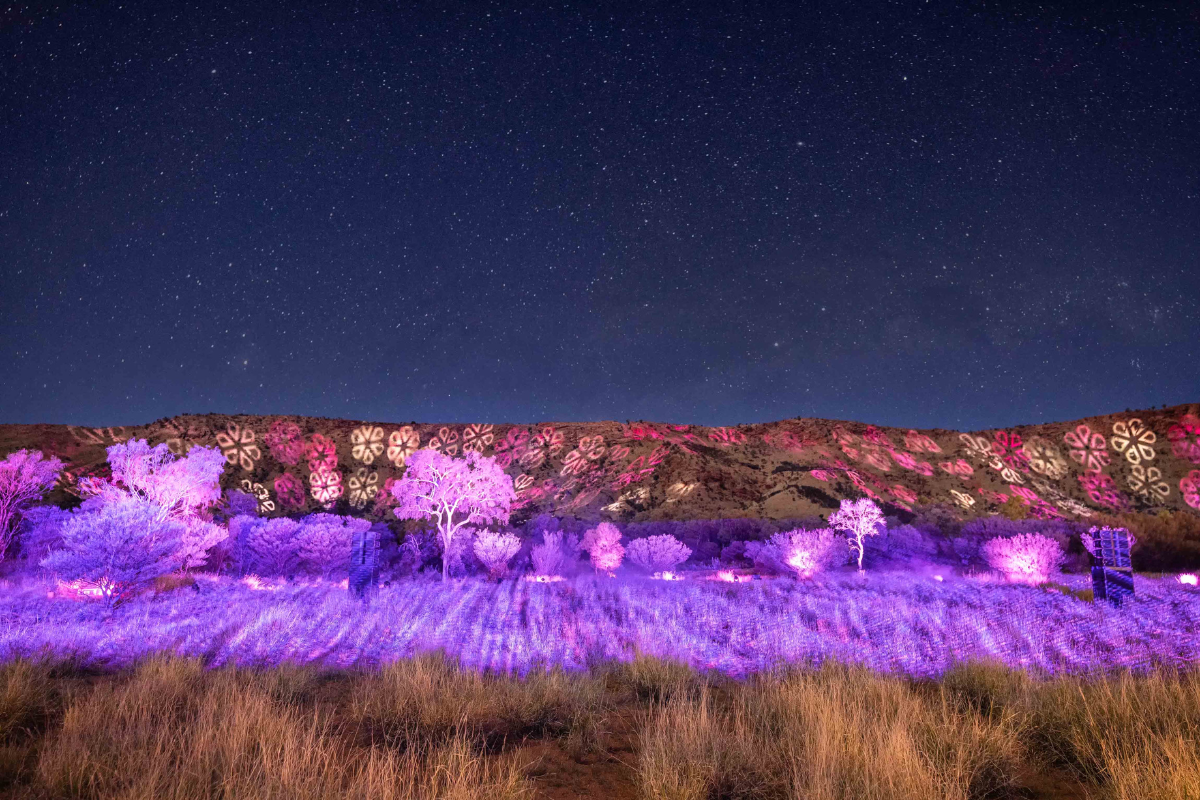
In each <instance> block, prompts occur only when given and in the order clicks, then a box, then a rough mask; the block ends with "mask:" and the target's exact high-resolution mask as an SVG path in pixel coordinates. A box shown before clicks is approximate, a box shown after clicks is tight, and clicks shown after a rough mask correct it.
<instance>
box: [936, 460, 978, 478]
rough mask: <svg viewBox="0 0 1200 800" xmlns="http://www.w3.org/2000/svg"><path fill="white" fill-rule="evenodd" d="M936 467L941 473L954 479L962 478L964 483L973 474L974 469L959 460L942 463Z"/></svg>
mask: <svg viewBox="0 0 1200 800" xmlns="http://www.w3.org/2000/svg"><path fill="white" fill-rule="evenodd" d="M938 466H939V467H941V468H942V472H945V473H946V474H948V475H953V476H954V477H956V478H962V479H963V480H964V481H965V480H967V479H968V478H970V477H971V476H972V475H974V474H975V468H974V467H972V466H971V465H970V464H968V463H967V462H966V461H963V460H962V459H961V458H960V459H958V460H957V461H943V462H942V463H941V464H938Z"/></svg>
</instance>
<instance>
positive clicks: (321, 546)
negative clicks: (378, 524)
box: [295, 514, 371, 577]
mask: <svg viewBox="0 0 1200 800" xmlns="http://www.w3.org/2000/svg"><path fill="white" fill-rule="evenodd" d="M370 527H371V522H370V521H369V520H365V519H358V518H356V517H341V516H338V515H337V514H310V515H308V516H307V517H305V518H304V519H302V520H300V527H299V529H298V530H297V531H296V533H295V542H296V551H297V554H298V555H299V557H300V564H301V566H302V567H303V568H304V569H306V570H307V571H308V572H311V573H313V574H314V575H323V576H325V577H330V576H332V575H334V574H335V573H341V572H345V571H346V570H347V569H348V568H349V566H350V549H351V542H352V541H353V539H354V534H355V533H357V532H365V531H366V530H368V529H369V528H370Z"/></svg>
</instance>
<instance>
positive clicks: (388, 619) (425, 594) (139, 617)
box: [0, 572, 1200, 677]
mask: <svg viewBox="0 0 1200 800" xmlns="http://www.w3.org/2000/svg"><path fill="white" fill-rule="evenodd" d="M1061 580H1062V581H1064V582H1065V583H1066V584H1068V586H1067V587H1064V588H1070V589H1075V590H1082V589H1085V588H1088V586H1089V584H1087V583H1085V581H1084V579H1083V578H1082V577H1080V576H1063V577H1062V578H1061ZM343 585H344V584H343ZM343 585H338V584H335V583H325V582H309V583H292V584H289V583H287V582H285V581H263V582H261V583H260V582H258V581H256V580H254V579H237V578H231V577H215V576H210V575H197V583H196V586H195V587H190V586H185V587H182V588H178V589H174V590H172V591H169V592H165V593H163V594H159V595H145V596H143V597H142V598H141V599H137V600H134V601H131V602H129V603H127V604H125V605H122V606H119V607H117V608H116V609H114V610H111V611H110V610H107V609H106V608H105V606H104V604H103V603H101V602H96V601H89V600H79V599H70V598H67V597H61V596H58V595H57V593H56V592H55V587H54V585H53V584H51V583H45V582H40V581H35V580H33V579H28V580H26V581H25V582H23V583H14V584H10V585H8V586H7V587H6V588H5V590H4V591H3V592H2V593H0V657H3V658H11V657H14V656H17V655H35V654H39V653H47V652H48V653H52V654H55V655H59V656H68V657H71V658H73V659H78V660H80V661H82V662H84V663H87V664H91V665H94V666H100V667H121V666H125V665H128V664H130V663H132V662H134V661H136V660H138V659H139V658H140V657H142V656H145V655H147V654H150V653H155V652H170V653H176V654H179V655H184V656H196V657H200V658H202V659H204V661H205V662H206V663H209V664H211V665H214V666H216V665H222V664H238V665H252V666H270V665H276V664H281V663H285V662H297V663H312V664H319V665H324V666H332V667H350V666H356V667H366V668H373V667H376V666H380V665H383V664H386V663H388V662H392V661H396V660H400V659H405V658H408V657H411V656H413V655H417V654H420V653H423V652H430V651H439V650H440V651H443V652H445V653H446V654H447V655H448V656H449V657H450V658H451V659H453V660H457V661H459V662H461V663H462V665H463V666H465V667H471V668H477V669H483V670H490V671H497V672H511V673H517V674H523V673H525V672H527V671H528V670H530V669H535V668H539V667H543V666H544V667H554V666H561V667H564V668H566V669H569V670H584V669H587V668H588V667H589V666H593V665H596V664H600V663H603V662H608V661H626V660H630V659H632V658H633V657H634V656H635V655H636V654H638V653H645V654H650V655H655V656H659V657H663V658H668V659H673V660H678V661H681V662H684V663H687V664H689V665H691V666H692V667H694V668H697V669H701V670H706V669H714V670H718V671H720V672H723V673H725V674H727V675H732V676H738V677H740V676H745V675H749V674H751V673H754V672H759V671H764V670H768V669H771V668H773V667H778V666H785V665H805V664H816V663H819V662H822V661H826V660H835V661H840V662H845V663H852V664H862V665H864V666H867V667H870V668H872V669H874V670H878V671H881V672H888V673H895V674H903V675H908V676H912V677H938V676H940V675H942V674H943V673H945V672H946V671H947V670H948V669H950V668H951V667H953V666H954V665H955V664H957V663H962V662H968V661H975V660H980V659H995V660H999V661H1002V662H1003V663H1005V664H1007V665H1009V666H1011V667H1017V668H1027V669H1029V670H1030V671H1032V672H1034V673H1047V674H1062V673H1086V672H1091V671H1107V670H1113V669H1120V668H1131V669H1135V670H1140V669H1148V668H1153V667H1159V666H1164V665H1165V666H1179V667H1186V666H1188V665H1190V664H1194V663H1195V662H1196V661H1197V659H1198V658H1200V636H1198V624H1200V593H1198V592H1197V590H1196V588H1195V587H1192V586H1188V585H1185V584H1182V583H1180V582H1179V581H1178V580H1176V579H1175V578H1174V577H1170V576H1168V577H1162V578H1143V577H1138V578H1137V579H1136V589H1137V595H1136V597H1135V598H1134V599H1132V600H1130V601H1127V602H1126V604H1125V605H1124V607H1122V608H1119V609H1118V608H1113V607H1112V606H1110V605H1108V604H1107V603H1103V602H1100V603H1093V602H1086V601H1084V600H1080V599H1077V598H1076V597H1074V596H1071V595H1068V594H1064V593H1062V592H1060V591H1057V590H1054V589H1050V588H1034V587H1028V586H1021V585H1011V584H1003V583H997V582H992V581H989V580H987V579H974V578H963V577H952V576H947V577H946V578H945V579H944V580H937V579H935V578H934V576H933V575H932V574H919V573H915V572H868V573H866V574H865V575H864V576H859V575H857V574H854V573H831V574H827V575H824V576H821V577H819V578H817V579H813V580H794V579H791V578H773V579H765V580H754V581H749V582H745V583H726V582H720V581H715V580H707V579H704V578H702V577H699V576H696V577H688V578H687V579H685V580H677V581H661V580H650V579H644V578H643V579H639V578H618V579H613V578H598V577H592V576H584V577H579V578H576V579H573V580H567V581H560V582H555V583H538V582H533V581H529V580H514V579H510V580H505V581H501V582H489V581H484V580H480V579H464V580H459V581H451V582H450V583H445V584H444V583H441V582H440V581H429V580H407V581H399V582H396V583H394V584H392V585H390V586H383V587H380V588H379V590H378V591H377V592H376V594H375V595H374V596H373V597H372V598H371V600H370V603H369V604H368V605H365V606H364V604H363V603H361V602H359V601H355V600H353V599H351V598H350V597H349V596H348V593H347V591H346V590H345V589H344V588H342V586H343Z"/></svg>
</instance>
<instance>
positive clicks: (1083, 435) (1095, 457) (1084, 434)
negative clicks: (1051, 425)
mask: <svg viewBox="0 0 1200 800" xmlns="http://www.w3.org/2000/svg"><path fill="white" fill-rule="evenodd" d="M1063 441H1064V442H1066V443H1067V447H1068V448H1069V449H1068V451H1067V452H1068V453H1070V455H1071V458H1072V460H1074V461H1075V463H1076V464H1082V465H1083V469H1084V470H1085V471H1086V472H1099V471H1100V470H1102V469H1104V468H1105V467H1107V466H1108V465H1109V464H1110V463H1111V461H1112V459H1111V458H1110V457H1109V455H1108V443H1107V442H1105V441H1104V437H1103V436H1101V435H1100V434H1099V433H1096V432H1095V431H1093V430H1092V429H1091V428H1089V427H1088V426H1087V425H1080V426H1078V427H1076V428H1075V430H1073V431H1067V432H1066V434H1064V435H1063Z"/></svg>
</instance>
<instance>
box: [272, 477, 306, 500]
mask: <svg viewBox="0 0 1200 800" xmlns="http://www.w3.org/2000/svg"><path fill="white" fill-rule="evenodd" d="M275 496H276V497H278V498H279V503H280V505H282V506H284V507H285V508H301V507H302V506H303V505H304V484H302V483H300V481H299V479H298V478H297V477H296V476H295V475H293V474H292V473H290V472H285V473H283V474H282V475H280V476H279V477H278V478H276V479H275Z"/></svg>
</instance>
